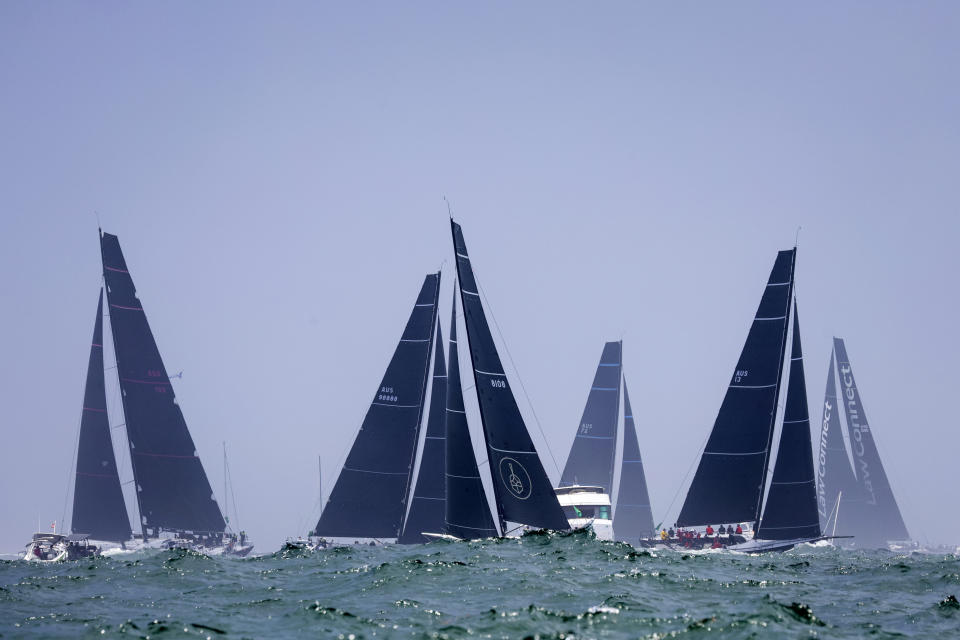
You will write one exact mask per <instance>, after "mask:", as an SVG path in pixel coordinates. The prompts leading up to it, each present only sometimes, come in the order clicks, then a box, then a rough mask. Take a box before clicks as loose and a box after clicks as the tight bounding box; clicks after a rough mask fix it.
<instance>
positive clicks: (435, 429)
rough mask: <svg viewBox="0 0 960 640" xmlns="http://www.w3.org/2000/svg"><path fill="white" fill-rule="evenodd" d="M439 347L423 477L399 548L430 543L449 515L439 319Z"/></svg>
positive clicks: (444, 385)
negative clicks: (447, 508)
mask: <svg viewBox="0 0 960 640" xmlns="http://www.w3.org/2000/svg"><path fill="white" fill-rule="evenodd" d="M436 336H437V338H436V344H435V345H434V351H433V386H432V389H431V391H430V413H429V414H428V415H427V435H426V436H424V440H423V453H422V454H421V456H420V473H419V474H418V475H417V483H416V484H415V485H414V488H413V498H412V499H411V500H410V511H409V512H408V513H407V519H406V520H405V521H404V523H403V532H402V533H401V534H400V537H399V538H397V542H399V543H400V544H417V543H420V542H429V539H428V538H426V537H425V536H424V535H423V532H428V533H440V532H442V531H443V526H444V514H445V513H446V495H447V491H446V479H445V476H444V471H445V469H446V457H447V456H446V428H445V425H446V417H447V366H446V364H445V363H444V361H443V334H442V333H441V332H440V321H439V319H437V329H436Z"/></svg>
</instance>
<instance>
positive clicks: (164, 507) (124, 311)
mask: <svg viewBox="0 0 960 640" xmlns="http://www.w3.org/2000/svg"><path fill="white" fill-rule="evenodd" d="M100 251H101V255H102V258H103V278H104V281H105V282H106V285H107V302H108V304H109V306H110V328H111V330H112V332H113V344H114V351H115V352H116V356H117V374H118V376H119V379H120V391H121V396H122V398H123V411H124V415H125V422H126V427H127V440H128V442H129V445H130V460H131V466H132V467H133V477H134V480H135V481H136V489H137V491H136V495H137V504H138V505H139V508H140V519H141V524H142V525H143V530H144V533H145V534H146V533H149V532H148V529H152V530H153V533H154V535H155V534H156V533H158V532H159V531H160V530H161V529H162V530H168V531H190V532H193V533H202V534H219V533H222V532H223V530H224V528H225V523H224V520H223V515H222V514H221V513H220V507H219V506H218V505H217V502H216V499H215V497H214V495H213V490H212V489H211V488H210V482H209V481H208V480H207V474H206V472H205V471H204V469H203V464H202V463H201V462H200V457H199V455H198V454H197V450H196V447H195V446H194V443H193V438H192V437H191V436H190V431H189V430H188V429H187V423H186V421H185V420H184V418H183V413H182V412H181V411H180V407H179V406H178V405H177V402H176V397H175V394H174V392H173V386H172V385H171V383H170V378H169V377H168V376H167V369H166V367H165V366H164V364H163V360H162V358H161V357H160V351H159V350H158V349H157V343H156V341H155V340H154V338H153V333H152V332H151V331H150V325H149V323H148V322H147V316H146V314H145V313H144V310H143V305H142V304H141V303H140V300H139V299H138V298H137V295H136V288H135V287H134V285H133V279H132V278H131V276H130V272H129V271H128V269H127V263H126V261H125V260H124V257H123V251H122V250H121V249H120V241H119V240H118V239H117V236H114V235H111V234H109V233H103V234H102V235H101V236H100Z"/></svg>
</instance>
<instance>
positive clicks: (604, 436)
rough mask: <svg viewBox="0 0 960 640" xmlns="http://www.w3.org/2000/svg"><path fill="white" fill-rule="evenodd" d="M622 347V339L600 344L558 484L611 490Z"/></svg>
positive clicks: (608, 492) (618, 408)
mask: <svg viewBox="0 0 960 640" xmlns="http://www.w3.org/2000/svg"><path fill="white" fill-rule="evenodd" d="M622 351H623V343H621V342H608V343H606V344H605V345H604V346H603V353H602V354H601V355H600V363H599V364H598V365H597V372H596V374H595V375H594V377H593V384H592V385H591V387H590V393H589V395H588V396H587V404H586V406H584V408H583V416H582V417H581V418H580V425H579V426H578V427H577V435H576V437H575V438H574V439H573V446H572V447H571V448H570V456H569V457H568V458H567V463H566V465H564V467H563V474H562V475H561V477H560V486H561V487H569V486H572V485H580V486H591V487H603V491H604V493H606V494H607V495H611V492H612V491H613V464H614V458H615V454H616V450H617V424H618V423H619V420H618V418H619V416H618V413H619V411H620V372H621V367H622V363H621V357H622Z"/></svg>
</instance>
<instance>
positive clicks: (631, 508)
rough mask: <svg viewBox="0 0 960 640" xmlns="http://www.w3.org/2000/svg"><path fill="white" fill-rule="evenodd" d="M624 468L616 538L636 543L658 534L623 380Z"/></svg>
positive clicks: (625, 384) (614, 517)
mask: <svg viewBox="0 0 960 640" xmlns="http://www.w3.org/2000/svg"><path fill="white" fill-rule="evenodd" d="M622 465H623V466H622V467H621V469H620V490H619V491H618V492H617V509H616V511H615V512H614V514H613V536H614V538H616V539H617V540H621V541H624V542H636V541H637V538H645V537H649V536H652V535H653V534H654V533H655V531H654V524H653V511H652V509H651V507H650V493H649V492H648V491H647V478H646V476H645V475H644V473H643V461H642V460H641V459H640V444H639V442H638V441H637V429H636V427H635V426H634V421H633V411H632V410H631V408H630V394H629V393H627V381H626V379H624V381H623V463H622Z"/></svg>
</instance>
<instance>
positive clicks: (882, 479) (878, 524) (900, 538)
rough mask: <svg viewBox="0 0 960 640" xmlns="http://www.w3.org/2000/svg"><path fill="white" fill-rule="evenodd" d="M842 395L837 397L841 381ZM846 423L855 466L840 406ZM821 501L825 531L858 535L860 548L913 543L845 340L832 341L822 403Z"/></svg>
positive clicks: (818, 482)
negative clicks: (845, 439)
mask: <svg viewBox="0 0 960 640" xmlns="http://www.w3.org/2000/svg"><path fill="white" fill-rule="evenodd" d="M837 380H839V382H840V385H841V393H840V396H839V397H838V395H837V387H836V382H837ZM841 405H842V406H843V410H842V412H843V414H844V416H845V418H846V423H847V435H848V438H849V441H850V449H851V452H852V454H853V467H852V468H851V466H850V457H849V456H848V454H847V448H846V445H845V443H844V437H843V433H842V431H841V427H840V413H841V409H840V406H841ZM818 461H819V465H818V469H817V498H818V508H819V515H820V519H821V524H822V526H823V528H824V530H826V531H833V532H836V533H838V534H840V535H844V536H853V537H854V539H853V541H852V544H853V545H855V546H857V547H860V548H886V547H888V546H889V545H890V544H891V543H893V544H894V545H898V544H900V543H902V542H904V541H908V540H909V539H910V534H909V533H908V531H907V527H906V525H905V524H904V521H903V516H902V515H901V514H900V508H899V506H898V505H897V501H896V498H894V495H893V490H892V489H891V488H890V482H889V481H888V479H887V474H886V472H885V471H884V468H883V463H882V462H881V461H880V454H879V452H878V450H877V444H876V441H875V438H874V432H873V429H872V428H871V427H870V425H869V423H868V422H867V417H866V413H865V412H864V409H863V402H862V399H861V397H860V392H859V390H858V389H857V384H856V380H855V379H854V377H853V368H852V366H851V365H850V359H849V357H848V356H847V348H846V344H845V343H844V341H843V339H842V338H836V337H835V338H834V339H833V351H832V352H831V353H830V369H829V371H828V373H827V388H826V392H825V397H824V401H823V420H822V423H821V427H820V451H819V456H818Z"/></svg>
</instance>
